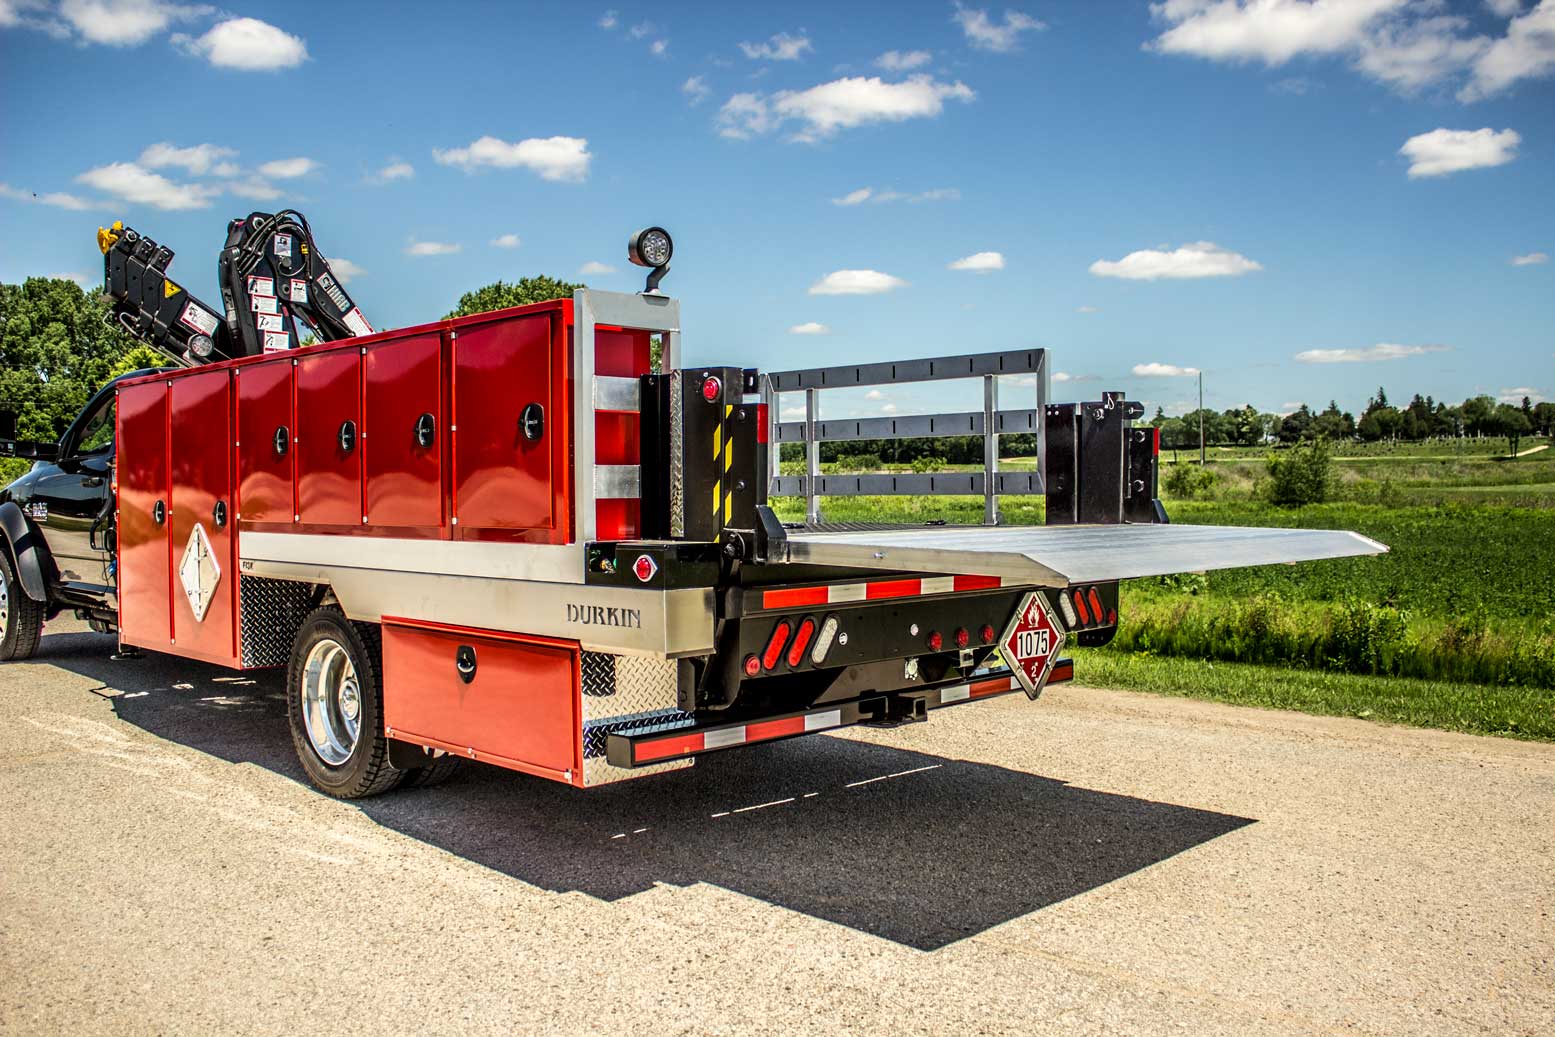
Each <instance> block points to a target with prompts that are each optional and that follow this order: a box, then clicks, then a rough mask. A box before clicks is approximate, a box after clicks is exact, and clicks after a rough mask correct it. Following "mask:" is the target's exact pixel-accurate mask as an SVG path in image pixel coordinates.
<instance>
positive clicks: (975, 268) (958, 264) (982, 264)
mask: <svg viewBox="0 0 1555 1037" xmlns="http://www.w3.org/2000/svg"><path fill="white" fill-rule="evenodd" d="M946 269H947V270H970V271H971V272H972V273H974V274H987V273H992V272H993V271H995V270H1003V269H1004V253H1003V252H974V253H972V254H971V255H970V256H963V257H962V258H960V259H958V260H956V261H955V262H954V263H951V264H950V265H949V266H948V267H946Z"/></svg>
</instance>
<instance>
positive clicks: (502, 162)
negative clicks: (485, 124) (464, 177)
mask: <svg viewBox="0 0 1555 1037" xmlns="http://www.w3.org/2000/svg"><path fill="white" fill-rule="evenodd" d="M432 157H433V158H434V159H436V160H437V161H438V162H439V163H441V164H442V165H445V166H458V167H459V168H460V169H463V170H464V171H465V172H466V173H471V172H474V171H475V170H477V169H480V168H482V167H485V168H490V169H519V168H522V169H528V170H530V171H531V172H534V173H538V174H539V175H540V179H542V180H572V181H578V180H584V179H587V177H588V175H589V160H590V159H591V158H593V157H594V156H592V155H590V154H589V142H588V141H587V140H586V139H585V138H583V137H530V138H528V139H526V140H521V141H518V142H516V143H512V144H510V143H508V142H507V141H505V140H498V139H497V138H496V137H489V136H488V137H482V138H480V139H479V140H476V141H473V142H471V144H470V145H469V146H468V147H463V148H449V149H448V150H446V151H445V150H443V149H441V148H433V149H432Z"/></svg>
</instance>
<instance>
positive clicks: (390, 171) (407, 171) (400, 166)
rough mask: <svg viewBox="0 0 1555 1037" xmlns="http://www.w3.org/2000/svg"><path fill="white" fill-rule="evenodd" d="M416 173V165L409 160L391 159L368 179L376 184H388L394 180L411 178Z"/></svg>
mask: <svg viewBox="0 0 1555 1037" xmlns="http://www.w3.org/2000/svg"><path fill="white" fill-rule="evenodd" d="M415 175H416V167H415V166H413V165H411V164H410V163H409V162H400V161H399V160H397V159H396V160H393V161H390V162H389V164H388V165H386V166H384V167H383V168H382V169H380V170H378V172H376V173H373V174H372V175H370V176H369V177H368V178H367V179H368V181H369V182H371V183H374V184H387V183H389V182H390V181H392V180H409V179H411V178H412V177H414V176H415Z"/></svg>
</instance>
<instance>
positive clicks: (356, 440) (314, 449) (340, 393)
mask: <svg viewBox="0 0 1555 1037" xmlns="http://www.w3.org/2000/svg"><path fill="white" fill-rule="evenodd" d="M361 361H362V351H361V348H360V347H358V346H350V347H347V348H345V349H331V350H326V351H323V352H306V353H303V354H302V355H301V356H299V357H298V358H297V439H298V442H297V514H298V516H299V520H300V521H301V522H302V524H303V525H314V526H360V525H361V524H362V514H363V513H362V443H361V439H362V436H361V423H362V415H361V410H362V379H361V369H362V364H361Z"/></svg>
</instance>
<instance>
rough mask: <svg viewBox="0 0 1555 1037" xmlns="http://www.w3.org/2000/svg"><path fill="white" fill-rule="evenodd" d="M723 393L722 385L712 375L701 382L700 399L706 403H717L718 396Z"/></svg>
mask: <svg viewBox="0 0 1555 1037" xmlns="http://www.w3.org/2000/svg"><path fill="white" fill-rule="evenodd" d="M723 391H724V386H723V383H722V382H720V381H719V380H718V379H717V378H714V377H713V376H712V375H708V376H707V378H706V379H705V380H704V381H703V382H702V399H704V400H706V401H707V402H708V403H717V402H718V394H719V393H721V392H723Z"/></svg>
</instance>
